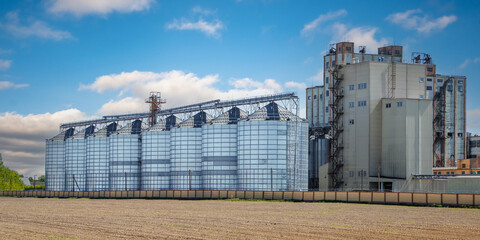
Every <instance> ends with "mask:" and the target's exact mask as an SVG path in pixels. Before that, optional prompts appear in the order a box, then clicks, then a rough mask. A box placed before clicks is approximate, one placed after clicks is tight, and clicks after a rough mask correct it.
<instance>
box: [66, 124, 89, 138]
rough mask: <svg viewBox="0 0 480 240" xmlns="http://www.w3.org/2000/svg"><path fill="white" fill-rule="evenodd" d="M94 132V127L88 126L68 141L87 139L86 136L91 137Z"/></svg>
mask: <svg viewBox="0 0 480 240" xmlns="http://www.w3.org/2000/svg"><path fill="white" fill-rule="evenodd" d="M94 131H95V127H94V126H93V125H92V126H89V127H87V128H85V129H83V130H81V131H79V132H77V133H75V135H73V136H72V137H71V138H69V139H72V140H80V139H85V138H87V137H88V136H90V135H92V134H93V133H94Z"/></svg>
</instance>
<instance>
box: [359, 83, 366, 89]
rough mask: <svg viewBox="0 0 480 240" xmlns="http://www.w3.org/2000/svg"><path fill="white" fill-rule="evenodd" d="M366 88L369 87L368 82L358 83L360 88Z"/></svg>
mask: <svg viewBox="0 0 480 240" xmlns="http://www.w3.org/2000/svg"><path fill="white" fill-rule="evenodd" d="M364 88H367V84H366V83H359V84H358V89H364Z"/></svg>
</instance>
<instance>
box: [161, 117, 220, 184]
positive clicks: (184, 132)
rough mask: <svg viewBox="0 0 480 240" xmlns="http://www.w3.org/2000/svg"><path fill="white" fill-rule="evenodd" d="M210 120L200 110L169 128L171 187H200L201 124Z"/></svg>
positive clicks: (210, 118)
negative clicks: (174, 126) (176, 125)
mask: <svg viewBox="0 0 480 240" xmlns="http://www.w3.org/2000/svg"><path fill="white" fill-rule="evenodd" d="M210 120H212V117H211V116H210V115H208V114H207V113H205V112H203V111H201V112H198V113H197V114H195V115H194V116H192V117H190V118H189V119H187V120H185V121H183V122H182V123H180V124H179V126H178V127H176V128H173V129H172V130H171V150H170V156H171V162H170V186H171V189H175V190H189V189H191V190H198V189H202V176H201V175H202V126H203V125H204V124H205V123H206V122H208V121H210Z"/></svg>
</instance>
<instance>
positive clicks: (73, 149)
mask: <svg viewBox="0 0 480 240" xmlns="http://www.w3.org/2000/svg"><path fill="white" fill-rule="evenodd" d="M94 131H95V127H94V126H89V127H87V128H85V129H83V130H81V131H79V132H78V133H76V134H75V135H73V136H72V137H70V138H68V139H66V140H65V175H66V178H65V188H66V189H65V190H66V191H86V189H87V188H86V183H87V168H86V167H87V145H86V140H85V139H86V138H87V137H88V136H90V135H91V134H92V133H93V132H94Z"/></svg>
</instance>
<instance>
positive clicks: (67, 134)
mask: <svg viewBox="0 0 480 240" xmlns="http://www.w3.org/2000/svg"><path fill="white" fill-rule="evenodd" d="M74 133H75V129H73V128H69V129H67V130H65V131H63V132H61V133H59V134H58V135H56V136H55V137H53V138H50V139H47V140H48V141H51V142H61V141H65V140H66V139H67V138H69V137H71V136H72V135H73V134H74Z"/></svg>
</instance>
